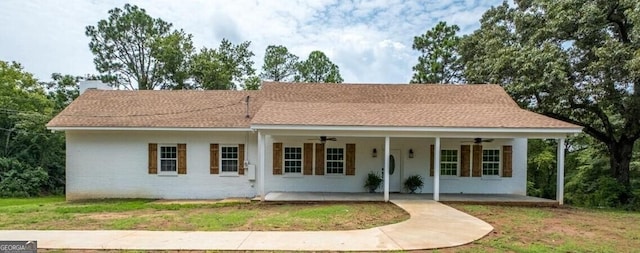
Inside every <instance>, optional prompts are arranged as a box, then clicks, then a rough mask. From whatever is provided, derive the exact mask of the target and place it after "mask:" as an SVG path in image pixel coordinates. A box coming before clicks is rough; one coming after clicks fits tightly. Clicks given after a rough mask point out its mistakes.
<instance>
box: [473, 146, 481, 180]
mask: <svg viewBox="0 0 640 253" xmlns="http://www.w3.org/2000/svg"><path fill="white" fill-rule="evenodd" d="M472 159H473V163H472V165H473V169H472V171H471V176H473V177H481V176H482V145H473V158H472Z"/></svg>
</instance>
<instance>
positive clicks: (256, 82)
mask: <svg viewBox="0 0 640 253" xmlns="http://www.w3.org/2000/svg"><path fill="white" fill-rule="evenodd" d="M261 82H262V80H260V77H257V76H250V77H248V78H247V79H246V80H244V85H243V88H244V89H245V90H259V89H260V86H261Z"/></svg>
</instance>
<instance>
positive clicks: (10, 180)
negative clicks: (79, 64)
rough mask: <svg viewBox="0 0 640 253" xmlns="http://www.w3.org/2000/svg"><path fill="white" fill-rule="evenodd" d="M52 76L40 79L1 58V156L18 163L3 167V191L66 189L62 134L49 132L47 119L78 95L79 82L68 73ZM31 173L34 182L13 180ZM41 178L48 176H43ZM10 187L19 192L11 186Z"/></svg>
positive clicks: (26, 192) (29, 192) (20, 193)
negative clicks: (42, 180)
mask: <svg viewBox="0 0 640 253" xmlns="http://www.w3.org/2000/svg"><path fill="white" fill-rule="evenodd" d="M53 77H54V79H55V80H54V82H52V83H38V82H37V80H36V79H35V78H33V75H32V74H30V73H28V72H25V71H24V70H23V69H22V66H20V64H18V63H15V62H14V63H8V62H4V61H0V159H6V160H7V161H13V162H11V163H8V164H9V165H11V164H13V165H15V166H17V167H16V169H15V170H13V169H12V168H11V167H5V170H3V171H2V172H1V173H3V175H2V178H3V179H4V183H3V192H2V193H1V194H2V195H5V196H7V195H8V196H13V195H16V196H25V195H29V196H32V195H34V194H39V193H45V192H46V193H56V192H61V191H62V188H63V186H64V135H63V134H62V133H51V132H50V131H48V130H47V129H46V127H45V124H46V123H47V122H48V121H49V120H50V119H51V118H52V117H53V115H54V114H55V113H57V112H58V111H59V110H61V109H62V108H63V107H64V106H66V104H68V103H69V102H70V101H71V100H72V99H73V98H75V96H77V85H76V84H75V79H74V78H73V77H70V76H68V75H67V76H63V75H60V74H54V75H53ZM45 89H46V90H47V92H45ZM42 172H44V173H42ZM23 173H24V174H25V175H21V174H23ZM44 175H47V176H46V177H45V176H44ZM27 176H33V177H34V180H35V181H34V182H32V183H29V184H32V185H30V186H28V187H27V186H25V187H24V188H20V187H18V186H17V185H13V184H14V183H20V182H29V178H28V177H27ZM43 178H46V179H45V182H41V179H43ZM11 190H15V191H16V192H15V193H11V192H8V191H11Z"/></svg>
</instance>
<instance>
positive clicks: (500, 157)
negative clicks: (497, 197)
mask: <svg viewBox="0 0 640 253" xmlns="http://www.w3.org/2000/svg"><path fill="white" fill-rule="evenodd" d="M485 150H487V151H489V150H491V151H496V152H498V161H497V162H494V161H492V162H489V161H485V160H484V151H485ZM490 163H491V164H497V165H498V174H497V175H487V174H484V165H485V164H490ZM481 166H482V167H481V168H480V169H481V170H482V177H489V178H491V177H500V176H501V175H502V150H501V149H499V148H487V149H482V163H481Z"/></svg>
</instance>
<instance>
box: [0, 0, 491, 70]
mask: <svg viewBox="0 0 640 253" xmlns="http://www.w3.org/2000/svg"><path fill="white" fill-rule="evenodd" d="M125 3H131V4H135V5H137V6H139V7H141V8H144V9H145V10H146V11H147V13H148V14H149V15H151V16H152V17H154V18H161V19H163V20H165V21H167V22H170V23H172V24H173V26H174V28H178V29H180V28H182V29H184V30H185V32H187V33H190V34H192V35H193V42H194V45H195V46H196V48H202V47H208V48H217V47H218V46H219V45H220V41H221V40H222V39H223V38H227V39H229V40H230V41H231V42H232V43H234V44H238V43H241V42H243V41H251V47H250V49H251V50H252V51H253V52H254V53H255V56H254V58H253V61H254V62H255V65H254V66H255V68H256V69H257V70H258V72H259V71H260V68H261V67H262V61H263V57H264V50H265V49H266V47H267V46H268V45H284V46H286V47H287V48H288V49H289V51H290V52H292V53H294V54H296V55H297V56H299V57H300V59H306V58H307V57H308V55H309V53H310V52H311V51H313V50H320V51H323V52H324V53H325V54H326V55H327V56H328V57H329V58H330V59H331V61H333V62H334V63H335V64H337V65H338V67H339V68H340V73H341V75H342V77H343V79H344V80H345V82H348V83H407V82H409V80H410V79H411V76H412V70H411V67H412V66H414V65H415V64H416V63H417V61H418V60H417V59H418V52H417V51H415V50H413V49H412V48H411V45H412V43H413V37H414V36H419V35H421V34H424V33H425V32H426V31H427V30H429V29H431V28H432V27H433V26H434V25H435V24H436V23H438V22H439V21H446V22H447V23H448V24H456V25H458V26H459V27H460V30H461V31H460V34H467V33H471V32H473V31H474V30H475V29H477V28H478V27H479V25H480V23H479V20H480V18H481V16H482V14H483V13H484V12H485V11H486V10H487V9H489V8H490V7H491V6H495V5H499V4H501V3H502V0H487V1H482V0H416V1H412V0H372V1H358V0H352V1H348V0H344V1H340V0H308V1H303V0H296V1H294V0H265V1H262V0H236V1H231V0H226V1H217V0H200V1H196V0H182V1H178V0H153V1H149V0H147V1H143V0H140V1H117V0H104V1H103V0H0V60H2V61H16V62H19V63H21V64H22V66H23V67H24V69H25V70H26V71H28V72H31V73H33V74H34V75H35V76H36V78H38V79H39V80H43V81H47V80H50V77H51V73H62V74H71V75H80V76H82V75H86V74H97V71H96V70H95V66H94V64H93V54H92V53H91V52H90V50H89V47H88V43H89V38H88V37H87V36H86V35H85V34H84V32H85V27H86V26H88V25H96V24H97V22H98V21H99V20H101V19H107V17H108V13H107V12H108V11H109V10H110V9H113V8H115V7H118V8H122V7H123V6H124V4H125Z"/></svg>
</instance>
